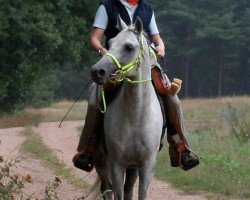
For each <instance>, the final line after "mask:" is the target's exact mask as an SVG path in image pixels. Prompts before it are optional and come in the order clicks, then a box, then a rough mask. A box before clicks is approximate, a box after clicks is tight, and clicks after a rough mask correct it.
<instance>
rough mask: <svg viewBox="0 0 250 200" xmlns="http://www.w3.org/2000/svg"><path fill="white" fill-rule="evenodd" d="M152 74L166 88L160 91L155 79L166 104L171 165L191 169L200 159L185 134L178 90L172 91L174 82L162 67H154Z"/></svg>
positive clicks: (156, 86) (164, 104)
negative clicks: (163, 71) (190, 147)
mask: <svg viewBox="0 0 250 200" xmlns="http://www.w3.org/2000/svg"><path fill="white" fill-rule="evenodd" d="M156 71H157V74H156ZM152 74H153V77H154V79H158V80H157V81H158V82H159V81H160V82H161V83H162V85H164V88H165V92H164V93H163V90H161V91H160V92H159V87H158V84H157V81H156V80H154V81H153V83H154V86H155V90H156V92H157V94H159V93H160V97H161V99H162V102H163V106H164V111H165V112H164V113H165V117H166V126H167V139H168V143H169V155H170V161H171V166H172V167H181V168H182V169H183V170H189V169H191V168H193V167H195V166H196V165H198V164H199V159H198V156H197V155H196V154H194V153H193V152H192V151H191V150H190V149H189V145H188V142H187V139H186V137H185V135H184V133H185V127H184V123H183V115H182V110H181V105H180V100H179V98H178V96H177V95H176V92H173V91H172V89H171V88H172V84H171V82H170V81H169V79H168V77H167V75H166V74H164V73H162V72H161V69H159V68H157V69H154V72H153V71H152ZM156 75H160V76H156ZM174 88H176V87H174ZM161 89H162V88H161ZM175 91H176V90H175Z"/></svg>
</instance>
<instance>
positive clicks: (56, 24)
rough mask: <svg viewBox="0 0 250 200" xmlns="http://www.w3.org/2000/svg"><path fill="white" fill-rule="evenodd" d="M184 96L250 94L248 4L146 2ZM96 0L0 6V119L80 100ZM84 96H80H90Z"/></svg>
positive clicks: (7, 1)
mask: <svg viewBox="0 0 250 200" xmlns="http://www.w3.org/2000/svg"><path fill="white" fill-rule="evenodd" d="M148 2H149V3H150V4H151V5H152V7H153V8H154V10H155V15H156V20H157V24H158V27H159V30H160V33H161V36H162V38H163V39H164V42H165V44H166V50H167V56H166V66H167V71H168V75H169V77H170V78H173V77H178V78H180V79H182V80H183V83H184V84H183V89H182V91H181V92H180V97H181V98H194V97H211V98H213V97H221V96H232V95H249V94H250V89H249V86H250V78H249V77H250V37H249V36H250V1H248V0H220V1H211V0H196V1H190V0H158V1H153V0H148ZM98 4H99V0H47V1H41V0H37V1H34V0H24V1H23V0H0V5H1V6H0V113H1V114H3V113H12V112H15V111H17V110H20V109H22V108H24V107H26V106H47V105H50V104H51V103H52V102H55V101H59V100H62V99H69V100H72V99H75V98H76V96H78V94H79V93H80V91H81V89H82V88H83V87H84V85H85V84H86V83H87V81H88V80H89V69H90V67H91V65H92V64H93V63H95V62H96V61H97V60H98V59H100V57H99V56H98V55H97V54H96V53H95V52H94V51H93V50H92V49H91V47H90V44H89V38H90V32H91V27H92V23H93V19H94V15H95V12H96V10H97V8H98ZM86 97H87V96H86V95H83V97H82V98H86Z"/></svg>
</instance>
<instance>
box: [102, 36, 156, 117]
mask: <svg viewBox="0 0 250 200" xmlns="http://www.w3.org/2000/svg"><path fill="white" fill-rule="evenodd" d="M143 40H144V37H143V35H142V37H141V40H140V45H141V50H140V52H139V54H138V56H137V58H136V60H134V61H132V62H130V63H128V64H126V65H124V66H122V65H121V64H120V62H119V61H118V59H117V58H116V57H115V56H114V55H113V54H111V53H109V52H108V53H106V54H105V55H104V56H110V57H111V58H112V60H113V61H114V63H115V64H116V66H117V67H118V68H119V70H118V71H117V72H119V73H120V74H119V75H120V77H119V79H116V80H117V81H122V80H124V79H125V80H126V81H128V82H129V83H131V84H136V83H146V82H149V81H151V80H152V78H149V79H146V80H131V79H129V78H127V77H125V75H126V74H127V73H128V72H129V71H130V70H132V69H133V68H134V67H135V66H138V67H139V65H140V60H141V58H142V56H143V53H142V49H143ZM117 74H118V73H115V75H117ZM110 81H111V80H110ZM101 96H102V102H103V111H101V112H102V113H105V112H106V111H107V105H106V99H105V91H104V85H101Z"/></svg>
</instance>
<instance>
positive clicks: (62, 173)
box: [21, 128, 90, 189]
mask: <svg viewBox="0 0 250 200" xmlns="http://www.w3.org/2000/svg"><path fill="white" fill-rule="evenodd" d="M21 134H22V135H24V136H25V137H26V141H24V142H23V144H22V146H21V151H22V153H24V154H25V155H27V154H28V155H31V156H32V157H34V158H36V159H40V160H41V161H42V162H43V163H44V166H46V167H49V168H50V169H51V170H53V171H54V173H55V174H56V175H57V176H58V177H63V178H64V179H65V180H67V181H68V182H69V183H71V184H72V185H74V186H76V187H79V188H85V189H89V188H90V186H89V185H88V184H87V183H86V182H84V181H83V180H80V179H78V178H76V177H75V175H74V174H73V170H72V169H70V168H67V167H66V166H65V165H64V164H63V163H62V162H61V161H60V160H59V159H58V158H57V157H56V155H55V154H54V153H53V151H52V150H51V149H49V148H48V147H47V146H46V145H45V144H44V143H43V142H42V140H41V138H40V137H39V136H38V135H37V134H36V133H35V132H33V130H32V128H26V129H25V130H24V131H23V132H22V133H21Z"/></svg>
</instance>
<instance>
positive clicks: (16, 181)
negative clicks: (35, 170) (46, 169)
mask: <svg viewBox="0 0 250 200" xmlns="http://www.w3.org/2000/svg"><path fill="white" fill-rule="evenodd" d="M20 160H21V159H19V160H18V159H16V160H14V161H12V162H7V161H4V159H3V157H2V156H0V162H1V165H0V199H24V194H23V191H22V190H23V189H24V187H25V185H26V184H29V183H32V177H31V175H30V174H26V175H19V174H16V173H14V172H13V171H12V170H11V168H12V167H13V166H15V165H16V164H17V163H18V162H20ZM25 198H26V199H30V198H31V197H28V198H27V197H25Z"/></svg>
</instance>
